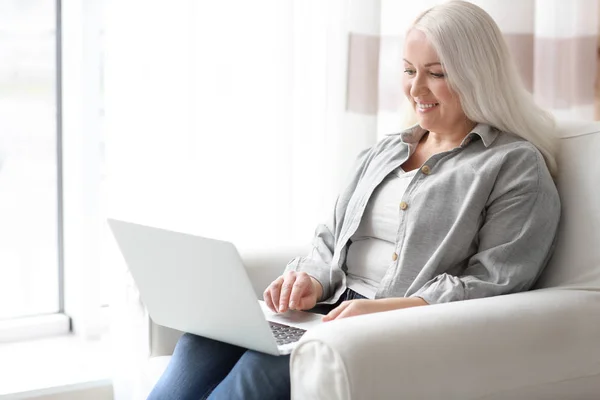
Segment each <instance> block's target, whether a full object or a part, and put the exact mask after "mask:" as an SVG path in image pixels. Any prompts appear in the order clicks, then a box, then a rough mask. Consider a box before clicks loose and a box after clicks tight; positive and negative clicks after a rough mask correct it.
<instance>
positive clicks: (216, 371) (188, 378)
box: [148, 289, 364, 400]
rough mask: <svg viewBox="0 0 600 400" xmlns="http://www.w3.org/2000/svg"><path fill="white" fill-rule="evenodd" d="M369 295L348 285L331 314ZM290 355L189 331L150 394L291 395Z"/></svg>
mask: <svg viewBox="0 0 600 400" xmlns="http://www.w3.org/2000/svg"><path fill="white" fill-rule="evenodd" d="M352 299H364V296H362V295H360V294H358V293H356V292H354V291H352V290H351V289H347V290H346V292H345V293H344V294H343V295H342V297H341V298H340V300H338V302H337V303H336V304H333V305H318V306H316V307H315V308H313V309H312V310H310V311H311V312H317V313H320V314H326V313H328V312H329V311H330V310H331V309H333V308H334V307H337V306H338V305H339V304H340V303H341V302H342V301H344V300H352ZM289 365H290V356H289V355H287V356H272V355H270V354H265V353H261V352H258V351H254V350H247V349H245V348H242V347H238V346H234V345H231V344H228V343H223V342H219V341H216V340H212V339H208V338H204V337H201V336H196V335H192V334H189V333H186V334H184V335H183V336H182V337H181V338H180V339H179V342H177V346H176V347H175V351H174V352H173V357H172V358H171V361H170V362H169V365H168V366H167V369H166V370H165V372H164V374H163V375H162V376H161V378H160V379H159V381H158V382H157V383H156V386H155V387H154V389H153V390H152V392H151V393H150V396H148V400H188V399H189V400H192V399H193V400H198V399H213V400H217V399H227V400H233V399H260V400H265V399H274V400H275V399H289V398H290V366H289Z"/></svg>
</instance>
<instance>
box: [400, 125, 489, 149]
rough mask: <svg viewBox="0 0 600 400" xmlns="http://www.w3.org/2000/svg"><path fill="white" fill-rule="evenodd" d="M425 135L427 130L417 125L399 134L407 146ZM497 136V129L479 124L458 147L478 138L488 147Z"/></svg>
mask: <svg viewBox="0 0 600 400" xmlns="http://www.w3.org/2000/svg"><path fill="white" fill-rule="evenodd" d="M425 133H427V130H426V129H423V128H421V126H420V125H419V124H416V125H413V126H411V127H410V128H407V129H405V130H404V131H402V132H400V133H399V135H400V137H401V139H402V141H403V142H405V143H408V144H416V143H418V142H419V140H421V138H422V137H423V135H424V134H425ZM397 134H398V133H397ZM397 134H396V135H397ZM497 136H498V130H497V129H495V128H493V127H491V126H490V125H488V124H484V123H479V124H477V125H475V128H473V130H471V132H469V134H468V135H467V136H465V138H464V139H463V141H462V142H461V144H460V146H461V147H465V146H467V145H468V144H469V143H471V142H472V141H473V140H475V139H477V138H480V139H481V141H482V142H483V145H484V146H485V147H490V145H491V144H492V143H493V142H494V140H495V139H496V137H497Z"/></svg>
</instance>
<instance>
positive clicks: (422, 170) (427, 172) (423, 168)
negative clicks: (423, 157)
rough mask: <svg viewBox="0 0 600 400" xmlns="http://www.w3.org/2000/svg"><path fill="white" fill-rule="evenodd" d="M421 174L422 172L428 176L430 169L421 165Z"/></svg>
mask: <svg viewBox="0 0 600 400" xmlns="http://www.w3.org/2000/svg"><path fill="white" fill-rule="evenodd" d="M421 172H423V173H424V174H425V175H429V174H430V173H431V168H429V166H428V165H423V167H422V168H421Z"/></svg>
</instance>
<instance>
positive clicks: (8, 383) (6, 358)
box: [0, 334, 111, 399]
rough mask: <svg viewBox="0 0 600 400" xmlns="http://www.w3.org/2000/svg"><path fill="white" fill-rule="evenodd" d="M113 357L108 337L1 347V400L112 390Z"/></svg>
mask: <svg viewBox="0 0 600 400" xmlns="http://www.w3.org/2000/svg"><path fill="white" fill-rule="evenodd" d="M110 356H111V351H110V347H109V340H108V337H107V336H105V337H104V338H103V339H100V340H93V341H92V340H89V341H86V340H83V339H81V338H79V337H77V336H75V335H72V334H69V335H62V336H57V337H52V338H44V339H36V340H30V341H22V342H13V343H1V344H0V376H1V377H2V379H0V399H2V398H3V397H4V396H6V395H16V394H18V395H19V398H22V397H21V396H23V397H25V396H26V397H36V396H43V395H50V394H56V393H61V392H66V391H75V390H82V389H89V388H96V387H98V388H100V387H107V386H110V385H111V380H110V370H111V368H110ZM9 397H12V396H9Z"/></svg>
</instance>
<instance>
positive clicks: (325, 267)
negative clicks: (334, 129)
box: [285, 147, 372, 303]
mask: <svg viewBox="0 0 600 400" xmlns="http://www.w3.org/2000/svg"><path fill="white" fill-rule="evenodd" d="M371 149H372V148H371V147H370V148H367V149H364V150H362V151H361V152H360V153H359V154H358V155H357V157H356V159H355V162H354V168H353V169H352V171H351V173H350V175H349V177H348V179H347V182H346V185H345V188H344V190H343V191H342V193H341V194H340V195H339V196H338V197H337V199H336V201H335V206H334V207H333V210H332V212H331V214H330V215H331V216H330V218H329V220H328V221H327V222H326V223H323V224H319V225H318V226H317V228H316V229H315V234H314V236H313V239H312V249H311V251H310V253H309V254H308V255H307V256H305V257H296V258H294V259H293V260H291V261H290V262H289V263H288V265H287V266H286V268H285V270H286V271H289V270H292V271H302V272H306V273H307V274H308V275H310V276H312V277H313V278H315V279H316V280H318V281H319V282H320V283H321V286H322V287H323V295H322V297H321V299H319V301H320V302H325V303H328V302H329V301H327V299H330V298H331V297H332V296H333V295H334V293H335V292H337V291H338V289H340V287H341V285H342V283H343V282H344V277H345V273H344V271H342V269H341V268H340V266H339V265H334V264H333V262H332V261H333V259H334V252H335V250H336V248H338V247H340V246H338V243H337V240H339V238H338V237H337V236H336V232H339V231H340V229H341V226H342V225H343V224H344V222H345V220H344V217H345V214H346V207H347V205H348V202H349V200H350V197H352V195H353V193H354V190H355V188H356V185H357V183H358V181H359V180H360V176H361V171H363V170H364V169H365V165H366V164H367V159H368V155H369V152H370V151H371Z"/></svg>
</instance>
